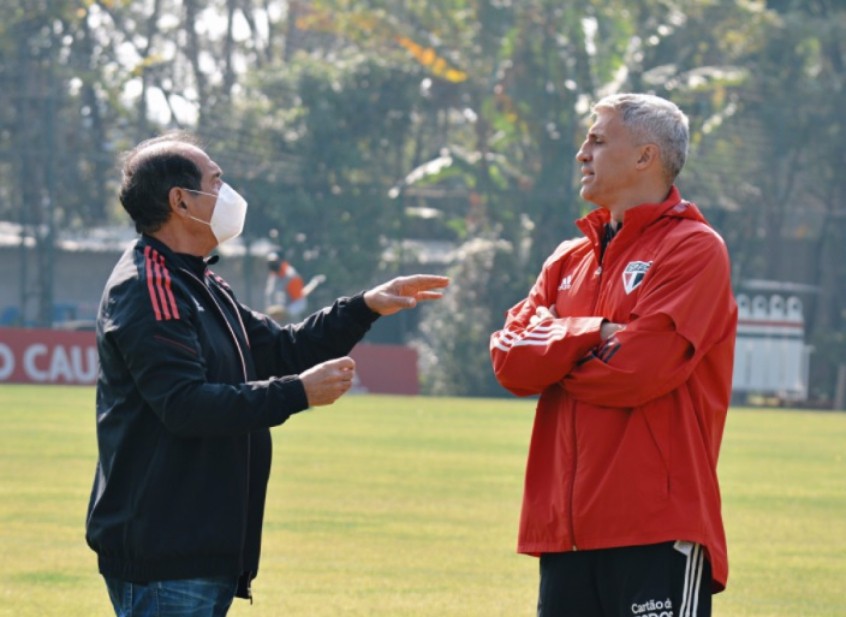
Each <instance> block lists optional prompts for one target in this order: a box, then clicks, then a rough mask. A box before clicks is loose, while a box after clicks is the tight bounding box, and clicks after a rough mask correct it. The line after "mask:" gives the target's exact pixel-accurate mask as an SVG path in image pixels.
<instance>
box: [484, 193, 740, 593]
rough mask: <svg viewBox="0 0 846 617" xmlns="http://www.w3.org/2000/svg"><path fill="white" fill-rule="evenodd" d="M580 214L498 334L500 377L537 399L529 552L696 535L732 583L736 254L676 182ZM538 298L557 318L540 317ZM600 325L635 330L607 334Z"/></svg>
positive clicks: (494, 348)
mask: <svg viewBox="0 0 846 617" xmlns="http://www.w3.org/2000/svg"><path fill="white" fill-rule="evenodd" d="M608 221H609V214H608V212H607V211H606V210H604V209H597V210H594V211H593V212H591V213H590V214H589V215H588V216H586V217H584V218H583V219H581V220H580V221H578V225H579V227H580V228H581V230H582V231H583V232H584V234H585V236H586V237H585V238H580V239H576V240H571V241H567V242H564V243H563V244H561V245H560V246H559V247H558V249H557V250H556V251H555V253H554V254H553V255H552V256H551V257H550V258H549V259H548V260H547V262H546V263H545V264H544V267H543V271H542V272H541V274H540V276H539V278H538V280H537V282H536V283H535V285H534V287H533V288H532V290H531V292H530V294H529V296H528V297H527V298H526V299H525V300H523V301H522V302H520V303H519V304H517V305H516V306H514V307H513V308H512V309H511V310H510V311H509V312H508V315H507V319H506V322H505V327H504V328H503V329H502V330H500V331H498V332H495V333H494V334H493V335H492V336H491V344H490V351H491V357H492V361H493V367H494V372H495V373H496V376H497V379H498V380H499V382H500V383H501V384H502V385H503V386H504V387H505V388H507V389H508V390H510V391H511V392H513V393H514V394H517V395H520V396H526V395H533V394H540V400H539V402H538V405H537V411H536V414H535V423H534V429H533V433H532V439H531V445H530V448H529V457H528V463H527V468H526V479H525V489H524V495H523V510H522V516H521V522H520V535H519V542H518V551H519V552H521V553H528V554H532V555H538V554H541V553H546V552H561V551H570V550H577V549H578V550H583V549H600V548H610V547H620V546H634V545H642V544H653V543H658V542H666V541H674V540H687V541H691V542H697V543H699V544H702V545H704V546H705V547H706V550H707V553H708V557H709V560H710V562H711V566H712V572H713V589H714V591H721V590H722V589H723V588H725V585H726V581H727V579H728V559H727V554H726V541H725V532H724V530H723V524H722V516H721V512H720V490H719V484H718V481H717V458H718V455H719V449H720V442H721V440H722V435H723V427H724V426H725V420H726V412H727V409H728V404H729V399H730V396H731V376H732V362H733V355H734V339H735V331H736V327H737V306H736V304H735V301H734V297H733V295H732V292H731V282H730V270H729V260H728V254H727V251H726V247H725V245H724V243H723V241H722V239H721V238H720V237H719V236H718V235H717V233H716V232H715V231H714V230H713V229H711V227H710V226H709V225H708V223H707V222H706V221H705V219H704V217H703V216H702V214H701V213H700V212H699V210H698V209H697V208H696V206H695V205H693V204H691V203H689V202H686V201H682V200H681V197H680V195H679V192H678V190H677V189H676V188H675V187H673V189H672V191H671V192H670V195H669V196H668V198H667V199H666V200H665V201H664V202H663V203H660V204H644V205H641V206H638V207H635V208H632V209H630V210H628V211H627V212H626V213H625V218H624V224H623V226H622V228H621V229H620V231H619V232H618V233H617V235H616V237H615V238H614V240H613V241H612V242H611V243H610V244H609V245H608V247H607V249H606V251H605V255H604V257H603V259H602V264H601V265H600V261H599V251H600V239H601V238H602V234H603V233H604V225H605V224H606V223H607V222H608ZM539 306H545V307H555V312H556V314H557V315H558V316H559V317H557V318H555V319H550V318H547V319H546V320H543V321H541V322H539V323H536V324H530V317H531V316H532V315H534V313H535V310H536V308H537V307H539ZM603 319H607V320H609V321H612V322H616V323H622V324H626V327H625V328H624V329H623V330H621V331H619V332H618V333H617V334H616V335H614V336H613V337H611V338H610V339H608V340H607V341H604V342H603V341H602V340H601V339H600V335H599V331H600V326H601V324H602V321H603Z"/></svg>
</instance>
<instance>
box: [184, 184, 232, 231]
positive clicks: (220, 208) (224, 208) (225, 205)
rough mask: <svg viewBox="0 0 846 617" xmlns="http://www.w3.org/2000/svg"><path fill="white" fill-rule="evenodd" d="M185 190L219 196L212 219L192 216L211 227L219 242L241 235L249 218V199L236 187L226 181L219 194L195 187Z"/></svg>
mask: <svg viewBox="0 0 846 617" xmlns="http://www.w3.org/2000/svg"><path fill="white" fill-rule="evenodd" d="M185 190H186V191H191V192H192V193H199V194H200V195H209V196H211V197H216V198H217V200H216V201H215V204H214V211H213V212H212V216H211V221H209V222H206V221H204V220H202V219H198V218H196V217H194V216H191V217H190V218H192V219H194V220H195V221H198V222H200V223H203V224H205V225H208V226H209V227H211V230H212V233H213V234H214V237H215V238H217V241H218V243H220V244H222V243H223V242H226V241H227V240H231V239H232V238H235V237H236V236H239V235H241V232H242V231H243V230H244V220H245V219H246V218H247V200H246V199H244V198H243V197H241V195H239V194H238V192H237V191H236V190H235V189H233V188H232V187H231V186H229V185H228V184H226V183H225V182H224V183H223V184H221V185H220V191H218V193H217V195H215V194H214V193H205V192H203V191H196V190H193V189H185Z"/></svg>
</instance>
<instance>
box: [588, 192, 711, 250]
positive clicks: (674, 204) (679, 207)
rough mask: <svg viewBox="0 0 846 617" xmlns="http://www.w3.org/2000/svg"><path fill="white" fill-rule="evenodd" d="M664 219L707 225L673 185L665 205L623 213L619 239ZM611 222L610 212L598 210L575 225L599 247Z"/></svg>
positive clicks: (653, 204)
mask: <svg viewBox="0 0 846 617" xmlns="http://www.w3.org/2000/svg"><path fill="white" fill-rule="evenodd" d="M662 217H673V218H685V219H692V220H696V221H700V222H703V223H706V224H707V221H706V220H705V217H704V216H702V213H701V212H700V211H699V208H697V207H696V204H694V203H692V202H689V201H684V200H683V199H682V198H681V193H680V192H679V190H678V188H676V186H675V185H673V186H672V188H671V189H670V193H669V194H668V195H667V198H666V199H665V200H664V201H662V202H660V203H647V204H640V205H638V206H634V207H632V208H629V209H628V210H626V211H625V212H624V213H623V228H622V229H621V230H620V233H619V234H618V235H619V236H621V237H622V236H623V235H625V236H626V237H628V238H632V237H634V236H635V235H638V234H640V232H641V230H643V229H644V228H645V227H647V226H648V225H650V224H652V223H654V222H655V221H657V220H658V219H660V218H662ZM610 221H611V214H610V213H609V212H608V210H606V209H605V208H596V209H595V210H592V211H591V212H589V213H588V214H587V215H586V216H584V217H582V218H580V219H579V220H578V221H576V225H577V226H578V227H579V229H581V230H582V233H584V234H585V236H587V238H588V239H589V240H590V241H591V244H593V245H594V246H599V245H600V244H601V242H602V237H603V235H604V233H605V225H606V224H607V223H609V222H610Z"/></svg>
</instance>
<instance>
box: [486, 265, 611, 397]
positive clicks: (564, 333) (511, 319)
mask: <svg viewBox="0 0 846 617" xmlns="http://www.w3.org/2000/svg"><path fill="white" fill-rule="evenodd" d="M550 269H551V268H550V267H549V264H547V266H546V267H544V269H543V271H542V272H541V274H540V276H539V277H538V280H537V282H536V283H535V285H534V287H533V288H532V290H531V292H530V293H529V296H528V297H527V298H526V299H525V300H523V301H522V302H520V303H519V304H517V305H516V306H514V307H513V308H512V309H511V310H510V311H508V314H507V316H506V321H505V326H504V327H503V329H502V330H498V331H497V332H494V333H493V334H492V335H491V339H490V353H491V362H492V363H493V370H494V374H495V375H496V378H497V380H498V381H499V383H500V384H501V385H502V386H503V387H504V388H506V389H507V390H509V391H510V392H512V393H514V394H516V395H518V396H528V395H531V394H538V393H540V392H542V391H543V390H545V389H546V388H547V387H549V386H550V385H552V384H554V383H556V382H558V381H559V380H560V379H561V378H562V377H564V375H566V374H567V373H569V372H570V370H571V369H572V368H573V366H574V365H575V363H576V362H577V361H578V360H579V359H580V358H582V357H583V356H584V355H585V354H586V353H587V352H588V350H590V349H591V348H592V347H594V346H596V345H597V344H598V343H599V342H600V338H599V328H600V326H601V324H602V318H601V317H564V318H557V319H545V320H543V321H539V322H538V323H535V324H532V323H531V318H532V316H533V315H534V314H535V311H536V310H537V309H538V307H540V306H544V307H547V308H549V307H551V306H552V305H553V304H554V303H555V298H554V297H551V294H549V293H547V291H546V290H547V277H548V276H549V272H550ZM553 287H556V286H555V285H554V286H553Z"/></svg>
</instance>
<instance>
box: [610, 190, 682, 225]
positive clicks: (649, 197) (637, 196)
mask: <svg viewBox="0 0 846 617" xmlns="http://www.w3.org/2000/svg"><path fill="white" fill-rule="evenodd" d="M671 190H672V186H660V187H645V189H644V190H642V191H638V192H634V193H630V194H629V195H626V196H625V197H624V198H623V199H621V200H620V201H619V203H617V204H615V205H611V206H606V208H607V210H608V212H609V213H610V214H611V221H610V224H611V225H612V226H613V227H614V229H616V228H617V225H619V224H620V223H622V222H623V219H624V218H625V214H626V211H627V210H630V209H631V208H635V207H637V206H642V205H643V204H660V203H661V202H663V201H664V200H665V199H667V195H669V194H670V191H671Z"/></svg>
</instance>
